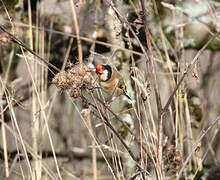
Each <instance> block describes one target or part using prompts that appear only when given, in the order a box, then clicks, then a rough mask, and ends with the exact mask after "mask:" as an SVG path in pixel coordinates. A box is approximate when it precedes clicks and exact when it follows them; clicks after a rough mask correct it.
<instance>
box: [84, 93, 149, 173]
mask: <svg viewBox="0 0 220 180" xmlns="http://www.w3.org/2000/svg"><path fill="white" fill-rule="evenodd" d="M82 98H83V99H85V98H84V97H82ZM96 99H97V100H98V101H99V102H101V104H102V105H103V106H104V107H105V108H106V109H108V110H110V109H109V108H108V107H107V106H106V105H105V103H104V102H102V101H101V100H100V99H98V98H96ZM87 103H88V104H89V105H90V106H92V107H93V108H95V109H96V110H97V107H96V106H95V105H93V104H92V103H89V102H88V101H87ZM99 112H100V113H101V116H102V117H103V119H104V123H105V124H106V125H107V126H108V127H109V129H111V131H112V132H113V133H114V134H115V135H116V137H117V138H118V139H119V141H120V142H121V143H122V145H123V146H124V147H125V149H126V150H127V152H128V153H129V155H130V156H131V158H132V159H133V160H134V161H135V162H136V165H137V167H138V168H139V170H141V171H144V172H146V173H148V172H147V171H146V170H144V169H143V168H142V167H141V165H140V164H139V163H138V158H137V157H135V155H134V154H133V152H132V151H131V149H130V148H129V147H128V146H127V144H126V143H125V142H124V140H123V139H122V137H121V136H120V135H119V134H118V132H117V131H116V130H115V128H114V127H113V126H112V125H111V123H110V122H109V121H108V118H107V117H106V116H105V115H104V113H103V112H102V111H99ZM110 112H112V111H110ZM114 115H115V114H114ZM116 116H117V115H116ZM118 118H119V117H118V116H117V119H118ZM120 121H121V120H120Z"/></svg>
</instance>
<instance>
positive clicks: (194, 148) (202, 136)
mask: <svg viewBox="0 0 220 180" xmlns="http://www.w3.org/2000/svg"><path fill="white" fill-rule="evenodd" d="M219 121H220V116H218V117H217V118H216V119H215V120H213V121H212V123H211V124H210V126H209V127H208V128H207V129H206V130H202V131H201V132H202V134H201V135H200V137H199V138H198V140H197V141H196V142H195V144H194V146H193V147H192V151H191V152H190V153H189V155H188V157H187V158H186V160H185V161H184V163H183V165H182V168H181V169H180V171H179V173H178V176H177V178H176V179H177V180H178V179H180V178H181V175H182V173H183V171H184V169H185V167H186V165H187V164H188V162H189V161H190V159H191V157H192V155H193V153H194V152H195V151H196V149H197V148H198V144H199V143H200V142H201V140H202V139H203V138H204V137H205V135H206V134H207V133H208V132H209V131H210V130H211V129H212V128H213V127H214V126H215V125H216V124H217V123H218V122H219Z"/></svg>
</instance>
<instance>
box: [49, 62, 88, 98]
mask: <svg viewBox="0 0 220 180" xmlns="http://www.w3.org/2000/svg"><path fill="white" fill-rule="evenodd" d="M69 67H70V68H69V69H67V70H66V71H62V72H59V73H58V74H56V76H55V77H54V78H53V80H52V83H53V84H55V85H56V86H57V87H58V88H60V89H62V90H67V91H68V92H69V95H70V96H71V97H74V98H77V97H79V96H80V95H81V94H82V90H85V89H89V88H91V87H92V75H91V73H90V72H89V69H88V67H87V66H86V65H84V64H82V65H81V64H75V65H71V66H69Z"/></svg>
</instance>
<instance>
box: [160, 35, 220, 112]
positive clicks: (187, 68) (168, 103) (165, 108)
mask: <svg viewBox="0 0 220 180" xmlns="http://www.w3.org/2000/svg"><path fill="white" fill-rule="evenodd" d="M219 34H220V32H218V33H216V34H215V35H214V36H212V37H211V38H210V39H209V40H208V41H207V42H206V43H205V44H204V45H203V47H202V48H201V49H200V50H199V51H198V52H197V54H196V56H195V57H194V58H193V60H192V61H191V63H190V64H189V65H188V66H187V67H186V70H185V71H184V73H183V75H182V76H181V78H180V80H179V82H178V83H177V85H176V87H175V88H174V90H173V92H172V93H171V95H170V97H169V99H168V100H167V103H166V104H165V106H164V108H163V110H162V113H161V114H163V113H165V112H166V111H167V110H168V107H169V105H170V103H171V101H172V99H173V97H174V95H175V94H176V91H177V90H178V88H179V87H180V85H181V83H182V82H183V80H184V78H185V77H186V75H187V74H188V72H189V71H190V70H191V69H192V67H193V65H195V64H196V63H197V61H198V58H199V56H200V55H201V54H202V53H203V51H204V50H205V49H206V47H207V46H208V45H209V43H210V42H211V41H213V40H214V39H215V38H216V37H217V36H218V35H219Z"/></svg>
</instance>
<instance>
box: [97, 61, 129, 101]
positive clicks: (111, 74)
mask: <svg viewBox="0 0 220 180" xmlns="http://www.w3.org/2000/svg"><path fill="white" fill-rule="evenodd" d="M96 74H97V75H98V77H99V81H100V85H101V87H102V88H103V89H104V90H105V91H106V92H107V93H109V94H111V96H112V100H114V99H115V98H116V97H118V96H121V95H124V96H126V97H127V98H128V99H130V100H131V98H130V96H129V95H128V92H127V87H126V85H125V82H124V80H123V78H122V76H121V75H120V74H119V72H118V71H117V70H116V69H115V68H114V67H112V66H110V65H109V64H98V65H97V66H96Z"/></svg>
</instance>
